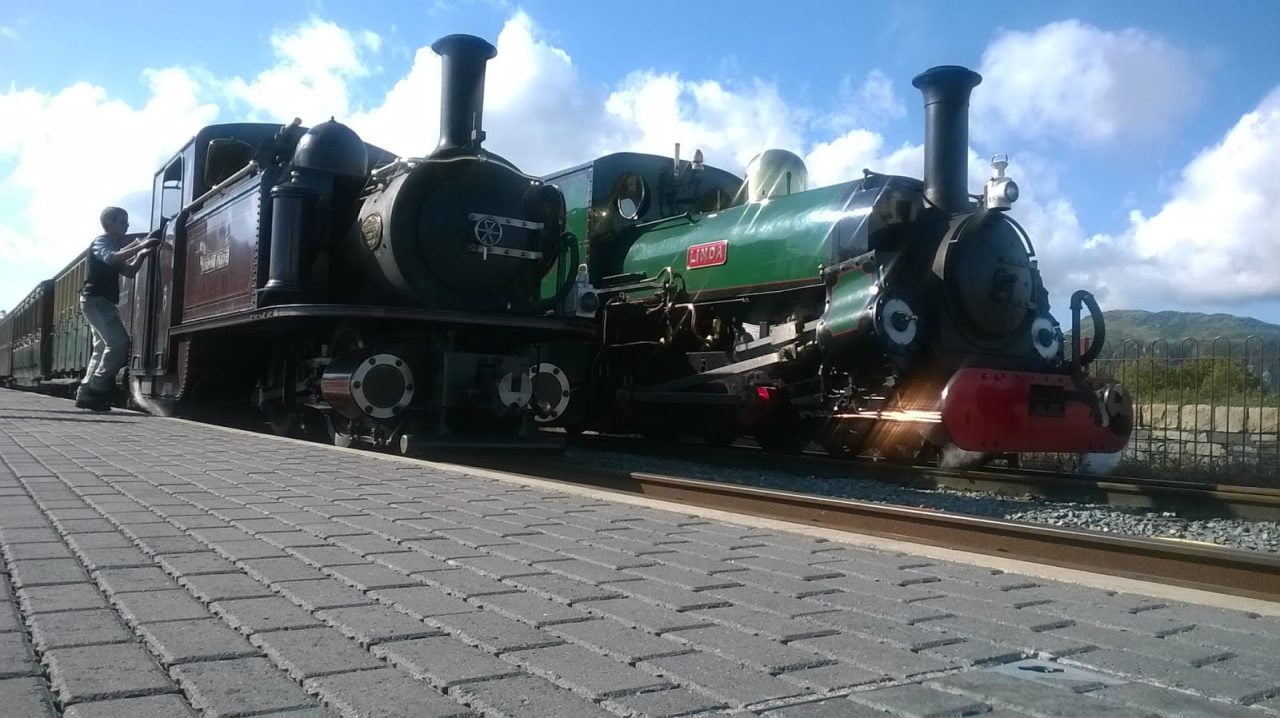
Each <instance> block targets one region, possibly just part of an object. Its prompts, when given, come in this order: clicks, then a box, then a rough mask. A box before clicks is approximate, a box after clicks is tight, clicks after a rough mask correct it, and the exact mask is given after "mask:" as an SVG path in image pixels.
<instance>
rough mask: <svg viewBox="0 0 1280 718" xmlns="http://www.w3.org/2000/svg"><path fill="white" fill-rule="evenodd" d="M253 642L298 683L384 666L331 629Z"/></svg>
mask: <svg viewBox="0 0 1280 718" xmlns="http://www.w3.org/2000/svg"><path fill="white" fill-rule="evenodd" d="M250 642H251V643H253V645H255V646H257V647H259V648H261V649H262V650H263V651H265V652H266V654H267V655H268V656H270V657H271V659H272V660H274V661H275V663H276V665H278V666H281V667H282V668H284V670H285V671H287V672H288V673H289V675H290V676H292V677H293V679H294V680H296V681H302V680H305V679H307V678H315V677H317V676H324V675H329V674H332V673H347V672H350V671H364V670H370V669H373V668H383V667H384V666H385V664H384V663H383V662H382V661H379V660H377V659H376V658H374V657H373V656H371V655H369V653H368V652H367V651H365V650H364V649H362V648H361V647H360V646H359V644H357V643H355V642H354V641H351V640H350V639H348V638H346V637H344V636H343V635H342V634H340V633H339V632H337V631H335V630H334V629H332V628H304V629H300V630H296V631H272V632H270V633H259V634H255V635H254V636H252V637H251V638H250Z"/></svg>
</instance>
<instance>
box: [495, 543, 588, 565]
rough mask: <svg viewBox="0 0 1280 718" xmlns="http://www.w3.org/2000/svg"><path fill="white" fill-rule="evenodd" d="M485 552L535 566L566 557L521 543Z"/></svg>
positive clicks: (497, 547) (563, 559)
mask: <svg viewBox="0 0 1280 718" xmlns="http://www.w3.org/2000/svg"><path fill="white" fill-rule="evenodd" d="M487 551H488V552H489V553H490V554H493V555H495V556H502V557H503V558H509V559H512V560H514V561H523V562H525V563H529V564H537V563H543V562H548V561H565V560H568V557H566V556H564V555H563V554H559V553H556V552H555V551H549V550H547V549H545V548H541V547H539V546H531V545H529V544H523V543H513V544H505V545H502V546H493V547H491V548H489V549H487Z"/></svg>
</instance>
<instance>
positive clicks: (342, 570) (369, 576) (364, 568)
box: [323, 563, 421, 591]
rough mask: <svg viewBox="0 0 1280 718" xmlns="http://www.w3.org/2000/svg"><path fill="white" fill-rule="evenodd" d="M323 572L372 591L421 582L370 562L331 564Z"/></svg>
mask: <svg viewBox="0 0 1280 718" xmlns="http://www.w3.org/2000/svg"><path fill="white" fill-rule="evenodd" d="M323 572H324V573H325V574H327V575H329V576H332V577H334V578H336V579H338V580H339V581H342V582H343V583H346V584H348V585H350V586H352V587H353V588H357V589H359V590H361V591H372V590H374V589H379V588H402V587H405V586H419V585H421V582H420V581H418V580H417V579H415V578H412V577H410V576H407V575H405V574H403V573H401V572H399V571H393V570H391V569H389V568H386V567H385V566H377V565H374V564H371V563H366V564H360V565H353V566H332V567H329V568H325V569H323Z"/></svg>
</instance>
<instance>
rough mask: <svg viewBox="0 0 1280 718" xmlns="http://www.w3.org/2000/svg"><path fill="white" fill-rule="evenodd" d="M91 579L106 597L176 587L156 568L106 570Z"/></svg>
mask: <svg viewBox="0 0 1280 718" xmlns="http://www.w3.org/2000/svg"><path fill="white" fill-rule="evenodd" d="M93 578H94V579H95V580H96V581H97V582H98V585H99V586H101V587H102V590H103V591H105V592H106V594H107V595H108V596H114V595H116V594H121V593H130V592H136V591H156V590H164V589H173V588H177V587H178V585H177V583H175V582H174V580H173V578H172V577H170V576H169V575H168V574H166V573H165V572H164V571H163V570H161V569H160V568H157V567H156V566H146V567H140V568H137V567H135V568H107V569H103V570H101V571H97V572H96V573H94V575H93Z"/></svg>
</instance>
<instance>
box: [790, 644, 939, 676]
mask: <svg viewBox="0 0 1280 718" xmlns="http://www.w3.org/2000/svg"><path fill="white" fill-rule="evenodd" d="M788 645H789V646H793V647H796V648H803V649H805V650H810V651H814V652H817V653H820V654H823V655H827V656H831V657H832V658H836V659H839V660H847V661H850V662H852V663H853V664H855V665H857V666H860V667H862V668H869V669H871V670H874V671H880V672H881V673H884V674H885V675H888V676H892V677H894V678H899V679H900V678H910V677H911V676H916V675H921V674H924V673H934V672H937V671H945V670H947V669H951V668H957V667H959V666H960V664H959V663H958V662H956V661H948V660H943V659H939V658H933V657H931V656H925V655H921V654H918V653H912V652H911V651H908V650H905V649H901V648H895V647H893V646H890V645H888V644H885V643H880V642H878V641H875V640H873V639H870V638H866V637H863V636H858V635H857V634H853V633H847V634H846V633H841V634H837V635H834V636H823V637H821V638H805V639H802V640H799V641H794V642H792V643H790V644H788Z"/></svg>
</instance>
